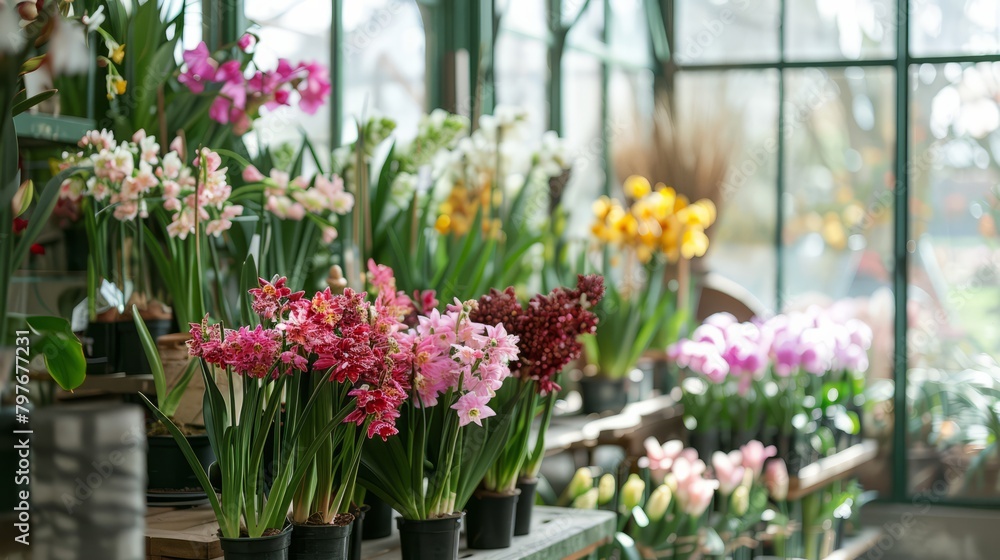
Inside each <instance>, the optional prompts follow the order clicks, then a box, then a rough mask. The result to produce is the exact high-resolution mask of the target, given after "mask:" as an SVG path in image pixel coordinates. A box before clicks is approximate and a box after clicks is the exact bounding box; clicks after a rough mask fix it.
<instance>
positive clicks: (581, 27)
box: [562, 0, 604, 49]
mask: <svg viewBox="0 0 1000 560" xmlns="http://www.w3.org/2000/svg"><path fill="white" fill-rule="evenodd" d="M562 2H563V7H562V9H563V13H562V15H563V18H562V20H563V25H569V24H571V23H573V22H574V21H575V22H576V23H573V28H572V29H570V31H569V35H568V36H567V37H566V44H567V45H570V46H575V47H580V48H589V49H603V48H604V39H603V37H604V2H590V4H587V5H586V6H584V2H583V1H582V0H562ZM584 7H586V8H587V11H586V12H584V13H583V14H582V15H580V10H581V9H582V8H584ZM577 17H579V19H577Z"/></svg>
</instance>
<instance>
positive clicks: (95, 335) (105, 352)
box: [83, 323, 141, 375]
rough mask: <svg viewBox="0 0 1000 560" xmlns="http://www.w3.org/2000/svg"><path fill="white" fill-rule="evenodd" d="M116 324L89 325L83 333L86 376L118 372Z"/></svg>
mask: <svg viewBox="0 0 1000 560" xmlns="http://www.w3.org/2000/svg"><path fill="white" fill-rule="evenodd" d="M117 341H118V323H90V324H89V325H87V329H86V330H85V331H83V342H84V344H83V350H84V357H85V358H86V360H87V375H103V374H108V373H116V372H118V371H119V370H118V366H117V363H116V362H117V360H118V355H117V352H118V350H117V345H116V342H117ZM140 351H141V348H140Z"/></svg>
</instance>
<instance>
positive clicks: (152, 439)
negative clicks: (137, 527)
mask: <svg viewBox="0 0 1000 560" xmlns="http://www.w3.org/2000/svg"><path fill="white" fill-rule="evenodd" d="M178 427H179V428H181V430H182V431H183V432H184V435H185V437H186V438H187V441H188V443H189V444H190V445H191V449H192V450H194V454H195V456H196V457H198V462H199V463H201V466H202V467H203V468H204V469H205V472H208V470H209V467H210V466H211V464H212V463H213V462H215V453H214V452H213V451H212V445H211V443H210V442H209V440H208V435H207V434H206V433H205V429H204V427H203V426H189V425H181V426H178ZM146 442H147V446H148V447H147V451H146V454H147V461H146V478H147V491H146V492H147V495H146V498H147V501H149V502H150V503H155V504H157V505H162V504H166V503H176V502H185V501H187V500H197V499H203V498H204V497H205V492H204V490H203V489H202V487H201V483H200V482H199V481H198V477H197V476H195V474H194V470H192V469H191V466H190V465H188V462H187V459H185V458H184V453H183V452H182V451H181V448H180V446H179V445H177V442H176V441H174V438H173V437H171V436H170V433H169V432H167V429H166V427H165V426H163V424H160V423H159V422H157V423H155V424H153V425H152V426H151V427H150V429H149V430H148V432H147V436H146Z"/></svg>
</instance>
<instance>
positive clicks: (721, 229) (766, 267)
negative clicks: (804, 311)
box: [673, 70, 778, 311]
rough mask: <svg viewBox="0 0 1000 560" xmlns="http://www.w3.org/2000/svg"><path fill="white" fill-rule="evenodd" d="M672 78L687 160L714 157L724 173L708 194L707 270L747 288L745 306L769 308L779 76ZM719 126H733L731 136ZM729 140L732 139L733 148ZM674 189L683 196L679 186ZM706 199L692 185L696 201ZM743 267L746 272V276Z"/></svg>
mask: <svg viewBox="0 0 1000 560" xmlns="http://www.w3.org/2000/svg"><path fill="white" fill-rule="evenodd" d="M677 78H678V79H677V108H678V113H679V114H680V115H681V116H682V119H681V120H680V122H679V123H678V127H679V129H680V134H679V136H680V137H681V138H682V139H684V140H685V141H684V145H685V148H686V149H687V150H688V151H689V152H690V153H692V154H697V157H694V158H693V161H702V160H704V161H710V160H711V159H712V158H708V157H707V156H708V155H713V156H719V159H718V161H719V163H717V164H714V165H723V166H724V167H725V168H728V171H726V172H725V173H724V175H723V176H724V179H723V181H722V184H721V187H718V192H717V193H716V194H715V195H714V196H712V198H713V199H714V200H715V202H716V205H717V206H718V207H719V214H718V215H719V218H718V221H717V222H716V224H715V225H714V226H712V227H711V228H710V229H709V230H708V234H709V236H710V238H711V245H710V246H709V250H708V254H707V256H706V268H707V270H709V271H711V272H713V273H715V274H718V275H720V276H722V277H724V278H725V279H727V280H729V281H731V282H734V283H736V284H737V285H739V286H741V287H742V288H743V289H745V290H747V291H748V292H749V295H750V296H751V298H752V300H755V301H748V302H746V303H748V305H753V306H755V307H757V308H758V309H762V310H768V311H769V310H773V309H774V305H775V303H774V302H775V297H774V296H775V285H776V282H775V271H776V270H777V259H776V257H775V250H774V239H775V229H774V228H775V225H774V224H775V222H776V219H775V216H776V212H777V210H776V209H777V206H778V205H777V199H776V196H777V187H776V185H777V175H778V174H777V137H778V130H777V129H778V113H777V111H778V73H777V71H774V70H765V71H732V72H697V73H695V72H681V73H679V74H678V76H677ZM712 115H715V116H712ZM703 116H705V117H703ZM684 117H686V118H684ZM726 122H730V123H735V126H736V128H735V134H733V133H732V129H731V128H729V127H728V126H727V125H725V124H724V123H726ZM716 126H718V128H716ZM731 136H735V137H736V140H735V142H734V143H732V139H731V138H730V137H731ZM730 146H733V148H730ZM708 165H709V166H713V164H708ZM673 186H674V187H675V188H677V189H678V190H679V191H683V190H685V188H684V186H683V185H679V184H675V185H673ZM707 195H709V193H708V192H706V189H705V188H704V187H699V188H698V194H696V195H695V196H707ZM748 267H752V268H753V271H754V273H753V274H747V270H748ZM734 295H736V294H734ZM741 299H745V298H741Z"/></svg>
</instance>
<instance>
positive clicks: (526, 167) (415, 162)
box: [335, 107, 571, 299]
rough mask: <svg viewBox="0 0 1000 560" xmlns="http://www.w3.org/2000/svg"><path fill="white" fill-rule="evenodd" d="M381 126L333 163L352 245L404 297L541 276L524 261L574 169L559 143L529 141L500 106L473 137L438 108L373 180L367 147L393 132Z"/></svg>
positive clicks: (520, 121)
mask: <svg viewBox="0 0 1000 560" xmlns="http://www.w3.org/2000/svg"><path fill="white" fill-rule="evenodd" d="M377 123H382V124H381V126H375V125H374V124H373V123H371V122H369V123H363V124H362V125H361V126H360V127H359V136H358V137H359V138H361V139H362V140H361V141H360V142H356V143H355V144H353V145H351V146H350V147H347V148H344V149H341V150H340V152H339V157H335V160H336V161H337V162H338V164H339V165H341V166H342V168H343V169H344V171H343V172H340V171H339V170H338V168H337V167H336V165H335V170H338V173H340V174H341V176H343V177H346V178H348V179H347V184H348V186H349V187H353V189H352V190H353V191H354V192H355V194H356V197H357V201H358V206H357V210H358V212H355V213H354V222H353V225H354V227H353V228H352V231H351V232H350V233H351V236H352V237H350V241H352V242H354V243H355V244H356V245H357V246H358V247H359V249H360V251H361V253H362V256H363V257H369V256H371V257H373V258H375V259H376V260H378V261H380V262H385V263H387V264H390V265H391V266H392V267H393V268H394V269H395V270H396V271H397V273H398V275H399V277H398V281H399V284H400V287H401V288H403V289H404V290H405V291H407V292H408V293H410V292H412V291H413V290H416V289H427V288H429V289H434V290H437V293H438V295H439V296H440V297H443V298H451V297H458V298H459V299H467V298H470V297H475V296H476V295H478V294H481V293H483V292H485V291H486V290H488V289H489V288H490V287H496V286H508V285H516V286H522V285H524V283H525V282H526V279H527V278H529V277H530V276H531V275H532V274H533V273H534V272H536V271H537V268H539V267H537V266H534V265H532V266H525V262H526V261H528V260H529V259H528V257H529V256H531V255H532V254H533V253H532V251H533V250H537V251H536V252H537V253H540V252H541V250H542V246H543V238H544V235H545V232H546V231H548V230H547V228H546V227H545V224H546V223H547V221H548V220H550V215H551V213H550V208H551V206H552V204H551V201H552V199H553V198H556V199H557V198H558V194H559V193H553V192H552V183H553V182H554V181H555V180H557V179H562V181H556V182H559V183H560V185H564V184H565V179H566V177H568V174H569V170H570V168H571V161H570V158H569V156H568V154H567V152H566V149H565V147H564V146H563V144H562V141H561V140H560V139H559V138H558V136H557V135H555V133H552V132H549V133H546V134H545V135H543V136H542V137H541V138H540V139H539V138H533V137H532V134H531V132H530V130H529V129H528V124H527V115H526V113H524V112H523V111H521V110H518V109H513V108H505V107H499V108H497V110H496V111H495V114H494V115H483V116H482V117H480V119H479V121H478V123H477V124H478V127H476V128H475V130H472V131H471V132H469V128H470V127H469V124H468V123H467V122H466V121H465V119H463V118H462V117H459V116H457V115H450V114H448V113H446V112H444V111H441V110H438V111H434V112H433V113H431V114H429V115H426V116H425V117H424V118H423V119H422V120H421V123H420V125H419V127H418V133H417V136H416V138H414V139H413V140H412V141H410V142H408V143H404V142H398V143H397V142H394V143H393V144H392V145H391V146H390V147H389V149H388V151H387V155H386V157H385V159H384V160H380V161H378V163H379V164H380V165H379V166H376V169H378V172H377V173H373V177H372V179H371V180H369V179H368V177H367V171H368V169H369V168H371V167H372V165H373V162H375V161H376V159H375V158H374V157H372V156H371V155H370V154H372V153H373V152H374V150H373V147H372V145H371V142H372V141H378V142H381V141H382V140H383V139H384V138H385V136H384V133H385V131H386V130H387V129H389V128H391V127H388V126H386V125H385V124H384V119H380V120H378V121H377ZM377 123H376V124H377ZM372 129H375V130H377V131H380V132H382V133H383V135H376V134H368V131H370V130H372ZM352 155H353V157H352ZM355 170H360V171H361V173H356V172H355ZM559 190H560V192H561V186H560V189H559ZM358 262H363V261H358Z"/></svg>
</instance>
